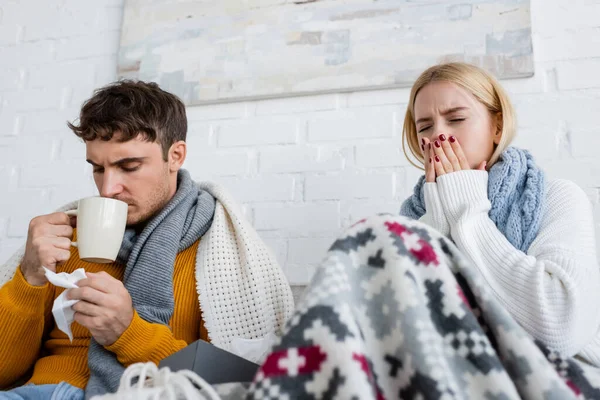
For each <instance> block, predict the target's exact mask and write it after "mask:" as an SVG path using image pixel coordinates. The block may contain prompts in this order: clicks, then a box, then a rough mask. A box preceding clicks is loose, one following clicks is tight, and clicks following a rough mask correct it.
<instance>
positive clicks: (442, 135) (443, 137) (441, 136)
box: [440, 133, 446, 142]
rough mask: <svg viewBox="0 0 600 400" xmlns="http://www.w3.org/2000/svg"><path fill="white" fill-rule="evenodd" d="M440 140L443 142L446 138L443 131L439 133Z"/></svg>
mask: <svg viewBox="0 0 600 400" xmlns="http://www.w3.org/2000/svg"><path fill="white" fill-rule="evenodd" d="M440 140H441V141H442V142H443V141H444V140H446V135H444V134H443V133H442V134H441V135H440Z"/></svg>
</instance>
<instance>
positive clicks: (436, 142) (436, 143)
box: [433, 140, 441, 147]
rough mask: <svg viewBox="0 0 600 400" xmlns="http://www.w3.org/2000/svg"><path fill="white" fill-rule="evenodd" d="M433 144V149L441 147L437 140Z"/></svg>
mask: <svg viewBox="0 0 600 400" xmlns="http://www.w3.org/2000/svg"><path fill="white" fill-rule="evenodd" d="M433 144H435V147H440V146H441V144H440V141H439V140H436V141H435V142H433Z"/></svg>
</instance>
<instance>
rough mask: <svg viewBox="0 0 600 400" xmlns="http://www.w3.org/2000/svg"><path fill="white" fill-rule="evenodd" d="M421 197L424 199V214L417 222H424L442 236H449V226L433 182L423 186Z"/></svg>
mask: <svg viewBox="0 0 600 400" xmlns="http://www.w3.org/2000/svg"><path fill="white" fill-rule="evenodd" d="M423 197H425V214H424V215H423V216H422V217H421V218H419V221H422V222H425V223H426V224H427V225H429V226H431V227H432V228H433V229H435V230H436V231H438V232H440V233H441V234H442V235H444V236H449V235H450V225H449V224H448V220H447V219H446V215H445V214H444V208H443V207H442V202H441V200H440V195H439V192H438V187H437V184H436V183H435V182H427V183H425V184H424V186H423Z"/></svg>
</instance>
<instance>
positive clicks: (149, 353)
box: [0, 238, 208, 389]
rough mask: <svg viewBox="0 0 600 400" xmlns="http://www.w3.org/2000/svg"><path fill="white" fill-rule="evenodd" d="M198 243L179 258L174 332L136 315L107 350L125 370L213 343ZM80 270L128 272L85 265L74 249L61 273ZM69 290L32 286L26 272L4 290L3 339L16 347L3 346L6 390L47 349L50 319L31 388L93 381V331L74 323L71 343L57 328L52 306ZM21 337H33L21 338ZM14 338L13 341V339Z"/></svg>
mask: <svg viewBox="0 0 600 400" xmlns="http://www.w3.org/2000/svg"><path fill="white" fill-rule="evenodd" d="M75 239H76V238H75ZM198 244H199V242H196V243H194V244H193V245H192V246H191V247H189V248H187V249H186V250H184V251H182V252H180V253H179V254H177V257H176V259H175V268H174V272H173V274H174V275H173V286H174V289H175V291H174V298H175V309H174V312H173V316H172V318H171V321H170V325H171V328H172V332H171V330H170V329H169V328H168V327H166V326H164V325H161V324H150V323H148V322H146V321H144V320H143V319H141V318H140V317H139V316H138V315H137V313H136V314H135V316H134V319H133V320H132V322H131V325H130V326H129V328H128V329H127V330H126V331H125V332H124V333H123V335H122V336H121V337H120V338H119V340H117V341H116V342H115V343H113V344H112V345H111V346H108V347H107V349H108V350H110V351H112V352H114V353H115V354H116V355H117V358H118V360H119V361H120V362H121V363H123V364H124V365H125V366H128V365H130V364H133V363H135V362H140V361H153V362H155V363H158V362H159V361H160V360H161V359H163V358H165V357H167V356H168V355H170V354H172V353H174V352H176V351H178V350H180V349H182V348H183V347H185V346H186V345H188V344H189V343H192V342H193V341H195V340H197V339H203V340H208V333H207V332H206V329H205V328H204V324H203V322H202V316H201V311H200V306H199V303H198V293H197V291H196V280H195V262H196V252H197V250H198ZM77 268H85V270H86V272H100V271H106V272H107V273H108V274H110V275H111V276H113V277H115V278H117V279H122V277H123V271H124V266H122V265H120V264H118V263H113V264H93V263H88V262H85V261H81V260H80V259H79V257H78V254H77V250H76V249H75V248H73V249H71V258H70V259H69V261H67V262H66V263H65V264H64V265H62V266H60V267H58V269H57V272H67V273H71V272H73V271H75V270H76V269H77ZM63 290H65V289H62V288H56V287H54V286H52V285H49V284H46V285H44V286H42V287H36V286H31V285H29V284H28V283H27V282H26V281H25V279H24V278H23V275H22V274H21V270H20V269H17V271H16V273H15V276H14V278H13V279H12V280H11V281H10V282H8V283H7V284H6V285H4V286H3V287H2V289H0V326H2V335H3V336H4V338H3V339H4V340H5V341H6V342H10V343H12V344H13V345H12V346H10V347H0V360H1V362H0V371H2V373H0V387H5V386H7V385H10V384H11V383H13V382H14V381H15V380H17V379H18V378H19V377H21V376H22V375H23V374H25V373H26V372H27V369H28V366H29V365H32V364H33V363H34V362H35V360H36V358H37V357H38V352H39V350H40V344H42V335H43V333H44V326H45V324H44V320H45V319H46V321H47V323H46V327H51V328H52V329H51V331H50V332H49V334H48V336H47V340H46V341H45V342H44V343H43V347H42V351H43V352H44V353H45V354H44V355H42V356H41V358H39V360H38V361H37V362H36V363H35V368H34V372H33V376H32V377H31V379H30V380H29V383H35V384H45V383H58V382H60V381H66V382H68V383H70V384H71V385H73V386H77V387H79V388H82V389H83V388H85V385H86V383H87V380H88V378H89V368H88V364H87V358H88V357H87V354H88V346H89V344H90V337H91V335H90V332H89V330H88V329H87V328H84V327H83V326H81V325H79V324H78V323H76V322H74V323H73V325H72V330H73V337H74V340H73V342H72V343H71V342H69V339H68V337H67V335H65V334H64V333H63V332H61V331H60V330H59V329H58V328H56V326H54V321H53V320H52V313H51V309H52V303H53V301H54V299H55V298H56V297H58V296H59V295H60V293H62V291H63ZM18 332H27V333H28V334H27V335H26V336H19V335H18ZM10 335H12V336H13V337H9V336H10ZM7 336H8V337H7Z"/></svg>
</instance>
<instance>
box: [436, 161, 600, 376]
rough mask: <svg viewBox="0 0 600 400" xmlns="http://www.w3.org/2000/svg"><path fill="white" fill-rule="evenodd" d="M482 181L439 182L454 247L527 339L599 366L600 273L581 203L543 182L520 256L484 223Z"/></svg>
mask: <svg viewBox="0 0 600 400" xmlns="http://www.w3.org/2000/svg"><path fill="white" fill-rule="evenodd" d="M487 178H488V175H487V173H486V172H485V171H475V170H469V171H459V172H454V173H451V174H447V175H444V176H441V177H440V178H438V180H437V183H436V186H437V190H438V191H439V198H440V200H441V201H440V204H441V207H442V209H443V210H442V211H443V214H444V215H445V216H446V218H447V220H448V223H449V225H450V234H451V238H452V240H453V241H454V242H455V243H456V245H457V247H458V248H459V249H460V250H461V251H462V252H463V253H464V254H465V256H467V258H468V259H469V260H471V262H472V263H473V264H474V266H475V267H476V268H478V269H479V270H480V271H481V273H482V275H483V277H484V279H485V281H486V282H487V284H488V285H489V286H490V287H491V289H492V292H493V293H494V294H495V295H496V297H497V298H498V300H499V301H500V302H501V303H502V304H503V306H504V307H505V308H506V309H507V310H508V311H509V312H510V313H511V314H512V316H513V317H514V318H515V319H516V320H517V321H518V322H519V323H520V324H521V326H523V327H524V328H525V330H526V331H527V332H529V333H530V334H531V335H532V336H533V337H535V338H536V339H538V340H541V341H542V342H543V343H545V344H546V345H547V346H549V347H552V348H554V349H556V350H558V351H560V352H561V353H563V354H564V355H566V356H573V355H575V354H577V353H581V354H582V355H584V356H585V358H586V359H588V360H589V361H592V362H594V363H595V364H596V365H598V366H600V346H599V344H600V341H598V340H594V338H595V337H596V335H597V334H598V329H599V326H600V313H599V311H598V303H599V300H600V273H599V268H598V263H597V260H596V240H595V233H594V223H593V221H594V220H593V218H592V209H591V205H590V203H589V200H588V198H587V196H586V195H585V193H584V192H583V190H581V189H580V188H579V187H578V186H577V185H575V184H574V183H572V182H569V181H564V180H557V181H553V182H549V183H548V191H547V197H546V210H545V212H544V216H543V218H542V220H541V224H540V229H539V232H538V234H537V235H536V237H535V240H533V242H532V244H531V246H530V247H529V249H528V250H527V252H523V251H520V250H519V249H517V248H515V247H514V246H513V245H512V244H511V243H510V242H509V241H508V240H507V239H506V237H505V235H504V234H503V233H502V232H501V231H500V230H499V229H498V228H497V226H496V225H495V224H494V222H493V221H492V220H491V219H490V217H489V215H488V213H489V210H490V207H491V204H490V201H489V200H488V197H487V196H488V195H487V193H488V191H487V188H488V181H487ZM427 211H428V212H429V211H430V210H427ZM439 212H440V211H439V210H437V211H436V213H438V214H439ZM595 342H598V344H594V343H595Z"/></svg>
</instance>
